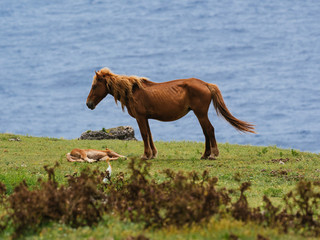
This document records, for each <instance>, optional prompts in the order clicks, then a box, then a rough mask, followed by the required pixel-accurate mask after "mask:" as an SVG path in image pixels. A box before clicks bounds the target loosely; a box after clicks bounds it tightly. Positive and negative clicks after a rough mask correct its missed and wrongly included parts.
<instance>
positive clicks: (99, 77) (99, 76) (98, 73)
mask: <svg viewBox="0 0 320 240" xmlns="http://www.w3.org/2000/svg"><path fill="white" fill-rule="evenodd" d="M95 73H96V77H97V80H100V79H101V78H102V74H100V72H97V71H95Z"/></svg>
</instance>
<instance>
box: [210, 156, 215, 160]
mask: <svg viewBox="0 0 320 240" xmlns="http://www.w3.org/2000/svg"><path fill="white" fill-rule="evenodd" d="M208 159H209V160H216V159H217V158H216V157H215V156H209V157H208Z"/></svg>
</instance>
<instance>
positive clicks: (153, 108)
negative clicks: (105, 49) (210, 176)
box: [87, 68, 255, 159]
mask: <svg viewBox="0 0 320 240" xmlns="http://www.w3.org/2000/svg"><path fill="white" fill-rule="evenodd" d="M107 94H111V95H112V96H113V97H114V99H115V102H116V103H117V101H120V102H121V107H122V110H124V107H126V108H127V110H128V113H129V114H130V115H131V116H132V117H134V118H135V119H136V120H137V122H138V125H139V128H140V133H141V136H142V139H143V142H144V154H143V156H142V158H143V159H151V158H155V157H156V156H157V149H156V147H155V146H154V143H153V140H152V135H151V132H150V127H149V122H148V119H149V118H150V119H157V120H160V121H174V120H177V119H179V118H182V117H183V116H185V115H186V114H187V113H188V112H189V111H190V110H192V111H193V112H194V114H195V115H196V116H197V118H198V120H199V122H200V125H201V127H202V130H203V133H204V136H205V139H206V143H205V151H204V153H203V155H202V157H201V158H202V159H207V158H209V159H215V157H217V156H218V155H219V150H218V146H217V142H216V139H215V135H214V128H213V126H212V125H211V123H210V121H209V118H208V109H209V106H210V103H211V101H213V106H214V108H215V110H216V112H217V114H218V115H221V116H222V117H224V118H225V119H226V120H227V121H228V122H229V123H230V124H231V125H232V126H233V127H235V128H236V129H238V130H239V131H242V132H251V133H255V131H254V125H252V124H250V123H248V122H244V121H241V120H239V119H237V118H235V117H234V116H233V115H232V114H231V113H230V112H229V110H228V108H227V106H226V105H225V103H224V100H223V98H222V95H221V92H220V90H219V88H218V87H217V85H215V84H211V83H206V82H203V81H201V80H199V79H196V78H189V79H179V80H173V81H169V82H164V83H154V82H151V81H149V80H148V79H147V78H143V77H136V76H125V75H117V74H114V73H112V72H111V71H110V70H109V69H107V68H103V69H101V70H100V71H98V72H96V75H95V76H94V78H93V82H92V87H91V91H90V93H89V95H88V98H87V106H88V108H90V109H91V110H93V109H94V108H95V107H96V106H97V104H98V103H99V102H100V101H101V100H102V99H103V98H104V97H106V96H107Z"/></svg>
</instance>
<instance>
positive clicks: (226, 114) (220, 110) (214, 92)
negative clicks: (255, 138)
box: [208, 83, 256, 133]
mask: <svg viewBox="0 0 320 240" xmlns="http://www.w3.org/2000/svg"><path fill="white" fill-rule="evenodd" d="M208 88H209V90H210V92H211V96H212V101H213V106H214V108H215V110H216V112H217V114H218V116H222V117H223V118H224V119H226V120H227V121H228V122H229V123H230V124H231V125H232V126H233V127H235V128H236V129H238V130H239V131H241V132H251V133H256V132H255V131H254V125H253V124H251V123H248V122H245V121H241V120H239V119H237V118H235V117H234V116H233V115H232V114H231V113H230V111H229V110H228V108H227V106H226V104H225V103H224V100H223V97H222V94H221V92H220V89H219V88H218V86H217V85H215V84H211V83H208Z"/></svg>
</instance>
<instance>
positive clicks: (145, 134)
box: [136, 118, 153, 159]
mask: <svg viewBox="0 0 320 240" xmlns="http://www.w3.org/2000/svg"><path fill="white" fill-rule="evenodd" d="M136 119H137V122H138V126H139V129H140V133H141V137H142V140H143V143H144V154H143V155H142V156H141V159H151V158H152V156H153V153H152V149H151V147H150V137H149V132H150V130H149V127H148V126H149V123H148V119H146V118H136ZM152 144H153V143H152Z"/></svg>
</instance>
